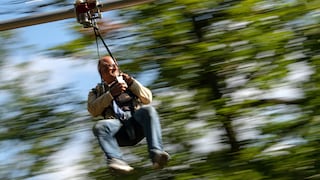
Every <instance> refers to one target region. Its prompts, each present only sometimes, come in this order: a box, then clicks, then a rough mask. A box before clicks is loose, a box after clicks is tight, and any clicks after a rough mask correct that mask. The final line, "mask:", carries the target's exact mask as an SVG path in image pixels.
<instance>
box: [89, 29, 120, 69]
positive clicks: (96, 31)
mask: <svg viewBox="0 0 320 180" xmlns="http://www.w3.org/2000/svg"><path fill="white" fill-rule="evenodd" d="M93 30H94V35H95V36H96V44H97V52H98V57H99V59H100V53H99V43H98V38H100V40H101V41H102V43H103V45H104V47H105V48H106V49H107V51H108V53H109V55H110V56H111V57H112V59H113V61H114V63H115V64H116V65H117V66H118V67H119V65H118V62H117V60H116V59H115V58H114V56H113V55H112V53H111V51H110V49H109V47H108V45H107V43H106V42H105V41H104V39H103V38H102V36H101V34H100V31H99V29H98V27H97V26H93Z"/></svg>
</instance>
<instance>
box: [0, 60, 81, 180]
mask: <svg viewBox="0 0 320 180" xmlns="http://www.w3.org/2000/svg"><path fill="white" fill-rule="evenodd" d="M24 68H27V64H21V65H20V67H19V68H17V69H14V70H15V71H16V72H20V73H21V72H22V71H21V69H24ZM2 69H3V68H2ZM19 69H20V70H19ZM3 70H4V69H3ZM2 72H5V71H2ZM37 76H38V77H42V78H45V74H41V76H39V74H32V73H30V72H26V74H21V76H19V77H16V78H1V85H0V93H1V94H2V95H4V96H2V98H1V100H0V103H1V109H0V112H1V113H0V119H1V121H0V124H1V125H0V126H1V130H0V144H1V145H2V147H3V149H2V151H1V156H2V157H1V159H5V161H2V162H1V163H0V176H1V178H2V179H27V178H30V177H34V176H37V175H40V174H43V173H48V172H49V170H48V169H46V168H48V167H49V166H48V163H49V162H50V158H51V155H53V154H54V153H55V152H57V151H58V150H61V148H62V147H63V145H64V144H66V143H67V142H68V140H69V139H70V138H71V137H72V135H73V133H72V132H74V131H77V130H78V129H79V127H78V125H79V124H78V123H76V121H79V117H82V116H83V113H81V111H83V108H84V107H83V102H81V101H79V100H78V101H77V98H75V96H74V94H73V93H72V91H71V89H69V88H59V89H54V90H45V88H36V87H35V85H32V86H30V84H26V83H27V82H28V80H27V79H28V78H33V79H39V78H37ZM43 80H44V79H41V78H40V79H39V81H43ZM40 83H41V82H40ZM42 83H43V82H42ZM43 86H44V85H42V87H43ZM32 89H33V90H32ZM30 91H31V92H32V93H30ZM4 157H6V158H4Z"/></svg>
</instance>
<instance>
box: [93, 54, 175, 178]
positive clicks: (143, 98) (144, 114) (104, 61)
mask: <svg viewBox="0 0 320 180" xmlns="http://www.w3.org/2000/svg"><path fill="white" fill-rule="evenodd" d="M98 71H99V74H100V75H101V78H102V83H99V84H98V85H97V86H96V88H93V89H92V90H91V91H90V92H89V95H88V111H89V112H90V114H91V115H92V116H94V117H101V118H100V120H98V121H97V122H96V123H95V125H94V127H93V132H94V135H95V136H96V137H97V139H98V142H99V145H100V147H101V148H102V150H103V152H104V153H105V156H106V159H107V163H108V166H109V168H110V169H111V170H115V171H118V172H120V173H129V172H131V171H133V168H132V167H131V166H129V165H128V164H127V163H126V162H125V161H124V160H123V156H122V153H121V150H120V148H119V146H132V145H135V144H137V143H138V142H140V141H141V140H142V139H143V138H144V137H146V140H147V144H148V153H149V157H150V159H151V161H152V163H153V167H154V168H155V169H161V168H163V167H164V166H165V165H166V164H167V162H168V160H169V158H170V156H169V154H168V153H167V152H165V151H164V150H163V147H162V137H161V126H160V122H159V116H158V113H157V111H156V110H155V109H154V108H153V107H152V106H150V105H147V104H150V103H151V101H152V93H151V91H150V90H149V89H148V88H146V87H144V86H143V85H142V84H141V83H140V82H138V81H137V80H136V79H134V78H132V77H131V76H129V75H128V74H125V73H121V72H120V70H119V68H118V65H117V63H116V61H115V60H114V59H113V58H112V57H111V56H105V57H103V58H101V59H100V60H99V62H98Z"/></svg>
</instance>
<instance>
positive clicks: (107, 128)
mask: <svg viewBox="0 0 320 180" xmlns="http://www.w3.org/2000/svg"><path fill="white" fill-rule="evenodd" d="M92 131H93V134H94V135H95V136H99V135H100V134H105V133H107V134H108V133H110V132H111V121H109V120H100V121H98V122H97V123H96V124H95V125H94V126H93V129H92Z"/></svg>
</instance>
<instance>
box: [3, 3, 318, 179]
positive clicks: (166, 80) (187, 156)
mask: <svg viewBox="0 0 320 180" xmlns="http://www.w3.org/2000/svg"><path fill="white" fill-rule="evenodd" d="M319 8H320V4H319V3H318V2H317V1H316V0H310V1H303V0H302V1H300V0H296V1H274V0H267V1H261V0H242V1H240V0H234V1H208V0H201V1H199V0H187V1H185V0H184V1H182V0H164V1H154V2H152V3H148V4H144V5H140V6H136V7H132V8H127V9H125V10H123V11H121V12H120V15H121V18H123V20H126V21H127V22H126V23H127V24H130V26H131V27H125V28H123V29H121V30H119V31H117V32H116V33H114V34H111V36H108V37H107V36H105V38H108V40H109V39H110V38H111V39H112V41H113V43H115V44H116V42H119V44H120V45H119V48H116V49H115V52H114V53H115V55H116V57H118V61H119V63H120V64H121V68H122V69H123V70H124V71H126V72H129V73H130V74H134V75H140V74H139V72H140V71H145V72H148V71H150V70H153V71H157V73H158V74H157V77H156V80H155V81H154V82H153V83H151V85H150V87H151V88H152V89H153V91H154V92H155V93H154V94H155V96H156V98H155V99H156V101H157V102H158V105H157V110H158V111H159V114H160V116H161V124H162V127H163V136H164V138H163V141H164V147H165V148H166V149H168V151H169V152H170V154H171V155H172V160H171V161H170V163H169V167H168V168H166V169H164V170H161V171H155V170H152V169H151V167H150V160H149V159H148V155H147V152H146V149H147V147H146V146H147V145H146V143H145V142H144V141H143V142H142V143H141V144H139V145H137V146H135V147H131V148H128V149H126V148H125V152H127V153H128V154H134V155H135V157H136V159H135V158H134V159H133V160H132V161H131V162H129V163H130V164H131V165H133V166H134V167H135V168H136V172H135V173H133V174H132V175H130V176H128V175H114V174H112V173H111V172H109V171H108V170H107V169H106V165H105V161H104V159H103V158H102V152H101V150H100V149H99V147H98V145H97V142H96V141H91V144H90V145H91V146H90V151H89V152H90V153H91V154H90V155H89V158H87V159H85V160H84V161H83V164H84V165H85V166H86V167H87V170H88V177H89V178H91V179H226V180H228V179H257V180H258V179H285V180H287V179H288V180H289V179H317V178H318V177H319V173H320V172H319V169H320V160H319V157H320V154H319V152H320V151H319V147H320V146H319V138H320V137H319V135H318V134H319V130H318V129H319V125H320V124H319V122H320V121H319V107H320V99H319V98H318V94H319V90H320V89H319V88H320V86H319V83H318V82H319V80H320V76H319V73H318V72H319V71H320V69H319V67H320V66H319V60H320V58H319V57H320V56H319V47H320V46H319V45H320V44H319V43H320V42H319V37H320V36H319V35H320V33H319V32H320V31H319ZM78 31H79V29H76V32H78ZM119 32H120V33H119ZM117 33H118V34H117ZM92 45H94V39H93V38H92V37H90V36H87V35H85V34H83V33H82V34H81V36H80V37H79V38H78V39H76V40H74V41H73V42H70V43H68V44H64V45H61V46H59V47H56V48H54V49H53V50H54V51H53V52H58V53H57V54H58V55H59V53H61V54H62V55H79V54H78V53H79V52H90V51H83V50H84V49H86V48H88V47H91V46H92ZM299 63H302V64H305V65H306V66H308V67H310V71H311V72H308V73H310V74H311V75H310V76H309V77H305V78H304V79H303V80H299V79H298V80H297V79H293V78H291V79H293V80H290V77H292V74H293V73H296V71H295V70H299V67H297V66H294V67H296V69H293V70H292V69H290V67H291V66H292V65H297V64H298V65H299ZM298 72H299V71H298ZM300 73H301V72H300ZM17 84H19V83H16V84H13V85H12V86H10V85H9V86H7V87H19V86H17ZM282 86H284V87H287V86H289V87H294V88H297V89H299V90H300V91H301V92H303V96H298V95H294V94H293V95H292V96H290V98H284V97H280V98H279V97H278V96H272V95H270V92H271V91H274V89H275V88H278V87H282ZM21 90H23V88H21V87H19V88H15V89H11V90H10V91H12V92H14V94H15V96H14V97H15V99H13V100H12V102H11V103H10V104H8V105H7V106H8V107H7V108H9V109H10V112H13V113H12V114H11V115H10V116H3V115H2V117H1V119H4V120H3V121H2V122H1V123H4V124H3V127H6V128H7V130H9V129H10V131H6V133H1V134H0V138H1V140H10V141H13V140H19V141H21V140H23V141H26V142H28V143H30V144H31V146H30V148H28V150H26V151H25V152H24V153H26V154H28V155H29V156H32V157H36V158H35V159H36V161H35V163H31V164H32V165H31V166H28V167H30V168H28V167H24V168H26V169H31V170H32V173H37V172H41V170H42V168H43V167H45V165H46V163H47V162H48V160H47V159H46V155H48V154H52V153H53V152H55V151H57V150H58V148H59V147H61V145H62V144H64V143H65V142H66V141H67V139H68V138H67V137H68V136H61V134H62V135H64V133H65V130H70V129H68V128H66V126H68V125H69V124H68V119H69V118H75V117H76V116H75V114H76V112H75V111H67V112H65V111H63V112H60V111H57V109H56V108H55V107H59V106H60V105H62V104H66V103H67V104H68V103H70V102H69V101H67V102H64V101H63V102H60V99H59V101H55V99H57V97H60V96H61V94H60V93H57V92H55V93H53V94H52V96H49V97H48V96H40V97H38V96H36V97H33V96H31V97H29V96H25V95H24V94H25V93H24V92H23V91H21ZM243 92H246V93H248V94H249V95H246V94H245V93H243ZM63 93H67V92H65V91H63ZM282 95H287V94H284V93H282ZM44 99H46V100H47V99H51V100H52V101H50V103H49V104H47V102H45V103H43V102H44ZM71 104H72V103H71ZM77 128H81V127H77ZM82 128H83V127H82ZM5 130H6V129H5ZM1 132H2V131H1ZM212 132H214V133H215V132H217V133H216V134H215V135H214V136H215V137H213V136H210V137H209V138H208V137H207V138H206V141H205V143H202V144H201V147H202V149H205V148H207V146H209V145H212V144H213V145H214V146H215V147H217V148H215V150H214V151H212V152H209V153H200V152H197V151H195V146H198V144H197V145H196V144H195V143H194V142H195V140H198V139H199V138H200V137H203V136H205V135H208V134H210V133H212ZM210 135H211V134H210ZM92 139H93V138H92ZM51 141H52V142H51ZM44 142H50V143H48V144H46V143H44ZM22 169H23V168H22ZM30 176H32V174H30ZM6 177H10V176H9V175H7V176H6Z"/></svg>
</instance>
